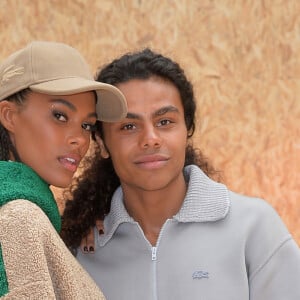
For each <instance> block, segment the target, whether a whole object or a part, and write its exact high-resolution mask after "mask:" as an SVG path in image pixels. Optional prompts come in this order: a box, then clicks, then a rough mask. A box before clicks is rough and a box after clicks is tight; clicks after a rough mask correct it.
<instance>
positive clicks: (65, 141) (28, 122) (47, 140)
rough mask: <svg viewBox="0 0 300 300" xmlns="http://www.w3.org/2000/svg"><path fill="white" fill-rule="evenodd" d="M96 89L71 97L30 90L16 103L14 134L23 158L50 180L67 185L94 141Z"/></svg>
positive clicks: (60, 185)
mask: <svg viewBox="0 0 300 300" xmlns="http://www.w3.org/2000/svg"><path fill="white" fill-rule="evenodd" d="M95 104H96V98H95V94H94V92H91V91H90V92H84V93H79V94H74V95H69V96H50V95H45V94H40V93H34V92H32V93H29V94H28V96H27V98H26V101H25V102H24V105H22V106H17V105H15V110H14V112H13V115H12V116H13V117H12V121H13V126H12V127H11V130H9V131H10V137H11V140H12V143H13V144H14V146H15V148H16V150H17V153H18V154H19V157H20V159H21V161H22V162H23V163H24V164H27V165H28V166H30V167H31V168H32V169H34V170H35V171H36V172H37V173H38V174H39V175H40V176H41V177H42V178H43V179H44V180H45V181H46V182H47V183H49V184H50V185H53V186H57V187H66V186H68V185H69V184H70V183H71V180H72V177H73V175H74V173H75V172H76V170H77V167H78V165H79V162H80V161H81V159H82V158H83V156H84V155H85V154H86V152H87V150H88V148H89V144H90V133H91V129H92V127H93V125H94V124H95V123H96V118H97V115H96V107H95Z"/></svg>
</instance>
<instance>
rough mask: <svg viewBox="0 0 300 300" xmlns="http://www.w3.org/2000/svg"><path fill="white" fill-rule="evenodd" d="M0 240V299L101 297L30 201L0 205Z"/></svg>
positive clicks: (39, 210)
mask: <svg viewBox="0 0 300 300" xmlns="http://www.w3.org/2000/svg"><path fill="white" fill-rule="evenodd" d="M0 241H1V247H2V255H3V261H4V265H5V272H6V277H7V282H8V293H7V294H6V295H4V297H2V298H1V299H49V300H51V299H57V298H58V299H65V300H67V299H68V300H71V299H97V300H98V299H104V297H103V294H102V293H101V291H100V290H99V289H98V287H97V286H96V284H95V283H94V282H93V281H92V279H91V278H90V277H89V275H88V274H87V273H86V272H85V270H83V269H82V267H81V266H80V265H79V263H78V262H77V261H76V259H75V258H74V257H73V256H72V254H71V253H70V251H69V250H68V249H67V248H66V247H65V245H64V243H63V241H62V240H61V238H60V237H59V235H58V234H57V232H56V231H55V229H54V227H53V226H52V224H51V222H50V221H49V219H48V218H47V216H46V215H45V214H44V212H43V211H42V210H41V209H40V208H39V207H38V206H37V205H35V204H33V203H31V202H30V201H27V200H14V201H11V202H9V203H7V204H5V205H4V206H3V207H1V209H0Z"/></svg>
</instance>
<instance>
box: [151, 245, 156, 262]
mask: <svg viewBox="0 0 300 300" xmlns="http://www.w3.org/2000/svg"><path fill="white" fill-rule="evenodd" d="M156 250H157V248H156V247H152V260H156Z"/></svg>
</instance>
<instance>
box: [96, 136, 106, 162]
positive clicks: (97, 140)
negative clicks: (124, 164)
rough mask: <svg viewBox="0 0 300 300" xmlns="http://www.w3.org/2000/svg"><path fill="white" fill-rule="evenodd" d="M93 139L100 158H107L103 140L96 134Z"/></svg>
mask: <svg viewBox="0 0 300 300" xmlns="http://www.w3.org/2000/svg"><path fill="white" fill-rule="evenodd" d="M95 138H96V142H97V144H98V145H99V147H100V154H101V157H102V158H109V152H108V151H107V149H106V147H105V145H104V142H103V140H102V139H101V137H100V136H99V135H98V134H96V135H95Z"/></svg>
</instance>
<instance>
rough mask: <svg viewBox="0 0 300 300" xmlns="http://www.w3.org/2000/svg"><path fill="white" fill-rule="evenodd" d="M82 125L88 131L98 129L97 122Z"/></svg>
mask: <svg viewBox="0 0 300 300" xmlns="http://www.w3.org/2000/svg"><path fill="white" fill-rule="evenodd" d="M81 127H82V128H83V129H84V130H86V131H96V124H89V123H83V124H82V125H81Z"/></svg>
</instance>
